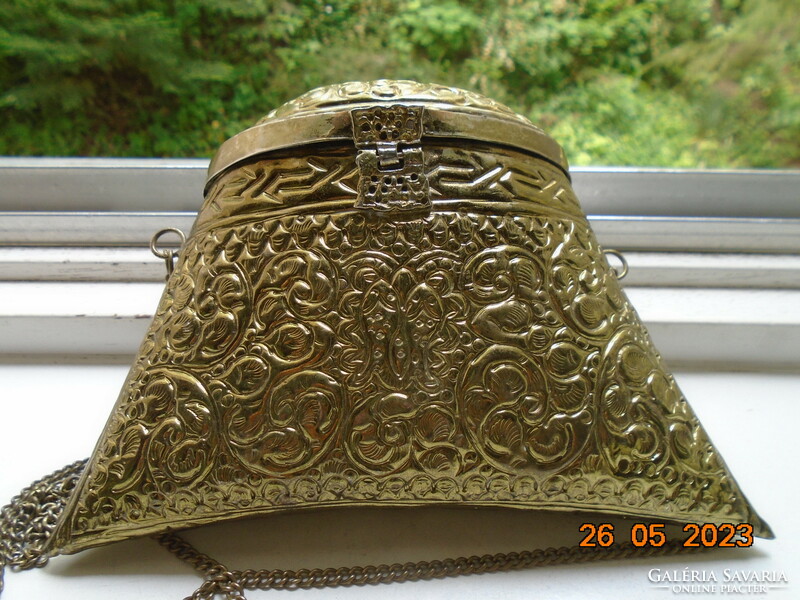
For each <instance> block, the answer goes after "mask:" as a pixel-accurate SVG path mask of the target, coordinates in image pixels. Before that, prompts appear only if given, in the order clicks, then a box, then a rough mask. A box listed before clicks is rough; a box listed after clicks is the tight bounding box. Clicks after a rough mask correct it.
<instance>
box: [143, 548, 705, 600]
mask: <svg viewBox="0 0 800 600" xmlns="http://www.w3.org/2000/svg"><path fill="white" fill-rule="evenodd" d="M157 539H158V541H159V543H161V545H162V546H164V547H165V548H167V550H169V551H170V552H172V553H173V554H175V555H176V556H177V557H178V558H180V559H181V560H184V561H186V562H187V563H189V564H190V565H192V566H194V567H195V569H197V570H198V571H200V572H204V573H205V575H206V580H205V581H204V582H203V584H202V585H201V586H200V587H199V588H198V589H197V590H196V591H195V592H194V593H193V594H192V595H191V596H187V597H186V598H185V599H184V600H212V599H213V598H214V597H215V596H216V595H218V594H221V595H223V596H225V597H227V598H228V599H229V600H243V599H244V595H243V590H297V589H303V590H307V589H312V588H325V587H341V586H352V585H358V586H362V585H376V584H379V583H393V582H403V581H420V580H428V579H441V578H444V577H454V576H458V575H469V574H478V573H494V572H497V571H510V570H516V569H526V568H531V567H544V566H552V565H561V564H575V563H582V562H588V561H594V560H614V559H624V558H634V557H640V558H641V557H652V556H668V555H670V554H677V553H679V552H689V551H699V550H702V549H703V548H685V547H684V546H683V542H682V541H681V540H672V541H670V542H666V543H665V544H664V545H663V546H661V547H654V546H649V547H646V548H639V547H636V546H634V545H633V544H631V543H624V544H620V545H618V546H615V547H613V548H585V547H580V546H572V547H567V546H562V547H560V548H547V549H544V550H525V551H523V552H509V553H498V554H484V555H483V556H470V557H468V558H467V557H463V556H462V557H459V558H455V559H453V558H448V559H445V560H433V561H419V562H407V563H404V564H401V563H395V564H392V565H386V564H381V565H377V566H373V565H369V566H366V567H360V566H356V567H340V568H338V569H335V568H327V569H300V570H298V571H293V570H289V569H272V570H269V569H262V570H259V571H256V570H253V569H248V570H246V571H229V570H227V569H226V568H225V567H224V566H223V565H222V564H220V563H219V562H217V561H215V560H213V559H211V558H209V557H208V556H207V555H205V554H203V553H201V552H199V551H198V550H196V549H195V548H194V547H193V546H192V545H191V544H189V543H188V542H186V541H185V540H184V539H182V538H180V537H179V536H178V535H176V534H174V533H167V534H163V535H161V536H159V537H158V538H157Z"/></svg>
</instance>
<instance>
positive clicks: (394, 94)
mask: <svg viewBox="0 0 800 600" xmlns="http://www.w3.org/2000/svg"><path fill="white" fill-rule="evenodd" d="M378 115H382V116H378ZM401 115H402V117H401ZM397 118H401V121H402V122H403V126H402V127H399V128H396V127H395V126H394V125H392V124H391V123H393V122H394V121H393V119H394V120H397ZM370 120H371V121H370ZM367 121H370V123H368V122H367ZM372 121H374V123H382V127H387V126H388V127H391V128H392V131H397V133H398V136H399V137H398V138H396V139H389V137H388V134H387V139H385V140H383V139H381V138H380V130H377V129H373V126H374V124H372ZM384 121H385V123H384ZM357 123H358V124H360V125H364V124H366V125H367V130H365V131H361V130H358V125H357ZM433 139H437V140H442V139H451V140H472V141H480V142H486V143H490V144H497V145H500V146H508V147H513V148H516V149H519V150H523V151H525V152H528V153H531V154H533V155H535V156H538V157H540V158H543V159H545V160H547V161H548V162H550V163H552V164H554V165H556V166H557V167H559V168H560V169H561V170H563V171H564V172H565V173H567V174H568V164H567V159H566V156H565V155H564V151H563V149H562V148H561V146H559V145H558V143H557V142H556V141H555V140H553V139H552V138H551V137H549V136H548V135H547V134H546V133H544V132H543V131H542V130H541V129H539V128H538V127H536V126H535V125H533V123H531V122H530V121H529V120H528V119H526V118H525V117H523V116H521V115H519V114H516V113H515V112H514V111H512V110H511V109H510V108H508V107H507V106H504V105H502V104H500V103H498V102H495V101H494V100H491V99H489V98H486V97H485V96H481V95H480V94H475V93H473V92H469V91H466V90H461V89H458V88H451V87H446V86H441V85H434V84H420V83H417V82H414V81H393V80H378V81H371V82H351V83H344V84H340V85H333V86H328V87H322V88H318V89H316V90H312V91H310V92H308V93H307V94H304V95H302V96H300V97H299V98H296V99H294V100H292V101H291V102H288V103H287V104H284V105H283V106H281V107H279V108H278V109H276V110H274V111H272V112H271V113H269V114H268V115H267V116H266V117H264V118H263V119H261V120H260V121H258V123H256V125H254V126H253V127H251V128H249V129H246V130H244V131H242V132H241V133H239V134H237V135H235V136H233V137H232V138H230V139H229V140H227V141H226V142H225V143H224V144H222V146H221V147H220V149H219V151H218V152H217V154H216V156H215V157H214V159H213V160H212V161H211V165H210V166H209V170H208V178H207V181H206V189H208V187H209V186H210V185H211V183H212V182H213V181H214V180H215V179H216V178H217V177H218V176H219V175H221V174H222V173H223V172H224V171H226V170H228V169H230V168H231V167H233V166H235V165H238V164H240V163H243V162H247V161H250V160H253V159H254V158H256V157H258V156H261V155H264V154H267V153H271V152H276V151H280V150H288V149H291V148H296V147H299V146H304V145H308V144H315V143H321V142H334V141H340V142H342V143H344V144H352V145H354V146H355V147H357V148H358V149H359V151H360V156H361V158H360V159H359V169H360V172H361V175H362V177H361V182H360V184H359V199H358V204H357V205H360V206H363V207H367V206H369V207H371V208H373V209H377V210H398V209H399V210H406V209H407V208H412V209H413V208H417V207H419V205H420V202H421V203H422V204H423V205H424V204H425V200H423V199H422V197H423V196H427V191H426V189H425V188H426V183H425V181H424V177H423V173H424V161H423V160H422V146H423V145H424V142H425V141H426V140H433ZM403 146H405V147H404V148H403ZM400 163H402V164H403V165H404V166H403V167H401V168H398V167H397V165H398V164H400ZM391 164H394V165H395V168H394V169H387V166H388V165H391ZM398 169H399V170H398ZM409 169H410V170H409ZM387 170H388V171H392V172H391V173H388V174H387V173H384V171H387ZM400 171H402V172H400ZM364 175H366V176H367V177H366V179H364V177H363V176H364ZM414 175H416V178H413V179H412V176H414ZM387 177H388V179H387ZM400 177H402V182H401V180H400V179H399V178H400ZM373 178H376V179H373ZM412 182H413V183H412ZM373 184H374V185H373ZM378 184H380V185H378ZM404 185H405V186H406V190H403V186H404ZM373 187H374V188H375V190H374V191H373V192H371V191H370V190H371V189H372V188H373ZM384 188H386V191H385V192H384V191H383V189H384ZM428 202H429V201H428Z"/></svg>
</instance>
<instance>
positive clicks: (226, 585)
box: [0, 459, 699, 600]
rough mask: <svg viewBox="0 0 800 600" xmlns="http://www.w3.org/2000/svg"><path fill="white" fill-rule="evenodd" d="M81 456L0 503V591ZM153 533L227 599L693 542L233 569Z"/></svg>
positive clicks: (29, 562)
mask: <svg viewBox="0 0 800 600" xmlns="http://www.w3.org/2000/svg"><path fill="white" fill-rule="evenodd" d="M86 462H87V461H86V460H85V459H84V460H79V461H77V462H74V463H72V464H71V465H67V466H65V467H64V468H62V469H60V470H58V471H55V472H54V473H52V474H50V475H48V476H47V477H44V478H42V479H40V480H39V481H36V482H34V483H32V484H31V485H30V486H29V487H27V488H25V489H24V490H22V492H20V493H19V495H18V496H15V497H14V498H13V499H12V500H11V502H10V503H9V504H8V505H7V506H5V507H3V509H2V511H0V594H1V593H2V591H3V572H4V569H5V567H6V566H8V567H11V568H12V569H13V570H18V571H22V570H26V569H33V568H36V567H43V566H45V565H46V564H47V561H48V560H49V558H50V557H49V556H48V555H47V554H46V553H45V552H44V550H43V548H44V545H45V542H46V541H47V539H48V538H49V537H50V535H51V534H52V532H53V529H55V526H56V523H57V522H58V517H59V515H60V514H61V511H62V510H63V509H64V505H65V504H66V502H67V499H68V498H69V495H70V493H71V492H72V490H73V489H74V487H75V485H76V483H77V481H78V478H79V477H80V474H81V472H82V471H83V469H84V467H85V466H86ZM156 539H157V540H158V542H159V543H160V544H161V545H162V546H164V547H165V548H166V549H167V550H169V551H170V552H171V553H172V554H174V555H175V556H177V557H178V558H180V559H181V560H183V561H185V562H187V563H188V564H190V565H191V566H193V567H194V568H195V569H196V570H197V571H199V572H200V573H202V574H203V575H204V578H205V581H204V582H203V584H202V585H201V586H200V587H199V588H198V589H197V590H196V591H195V592H194V593H193V594H192V595H191V596H188V597H187V598H186V599H185V600H211V599H212V598H214V596H216V595H218V594H221V595H224V596H226V597H227V598H228V599H229V600H245V595H244V590H295V589H311V588H324V587H339V586H350V585H368V584H369V585H374V584H378V583H391V582H401V581H419V580H424V579H437V578H442V577H453V576H456V575H468V574H475V573H493V572H496V571H508V570H513V569H524V568H530V567H541V566H548V565H558V564H567V563H581V562H588V561H593V560H603V559H619V558H633V557H645V556H664V555H669V554H676V553H678V552H683V551H687V550H692V549H687V548H684V547H683V544H682V542H681V541H679V540H672V541H670V542H667V543H665V544H664V545H663V546H660V547H647V548H637V547H634V546H633V545H632V544H630V543H626V544H620V545H618V546H615V547H612V548H583V547H580V546H572V547H566V546H562V547H561V548H547V549H546V550H526V551H524V552H509V553H498V554H484V555H483V556H470V557H469V558H465V557H461V558H455V559H453V558H448V559H445V560H433V561H419V562H407V563H404V564H400V563H395V564H392V565H385V564H382V565H377V566H372V565H369V566H366V567H341V568H338V569H337V568H327V569H299V570H297V571H292V570H288V569H273V570H268V569H262V570H259V571H256V570H253V569H248V570H246V571H234V570H230V569H228V567H226V566H225V565H223V564H222V563H220V562H219V561H216V560H214V559H213V558H211V557H210V556H208V555H206V554H203V553H202V552H200V551H198V550H197V549H196V548H194V547H193V546H192V545H191V544H189V543H188V542H187V541H185V540H184V539H182V538H181V537H179V536H178V535H176V534H174V533H165V534H162V535H160V536H157V537H156ZM698 550H699V548H698Z"/></svg>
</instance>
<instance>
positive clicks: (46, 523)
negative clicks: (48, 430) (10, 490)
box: [0, 459, 87, 594]
mask: <svg viewBox="0 0 800 600" xmlns="http://www.w3.org/2000/svg"><path fill="white" fill-rule="evenodd" d="M86 462H87V459H84V460H79V461H76V462H74V463H72V464H71V465H67V466H65V467H63V468H61V469H59V470H58V471H54V472H53V473H51V474H50V475H47V476H46V477H43V478H42V479H40V480H38V481H34V482H33V483H32V484H31V485H30V486H28V487H26V488H25V489H24V490H22V491H21V492H20V493H19V495H17V496H15V497H14V498H12V499H11V502H9V503H8V504H7V505H6V506H4V507H3V508H2V510H0V594H2V593H3V588H4V586H5V581H4V575H5V568H6V567H11V568H12V569H13V570H15V571H23V570H26V569H34V568H36V567H43V566H45V565H46V564H47V561H48V560H49V557H48V556H47V554H46V553H45V551H44V547H45V543H46V542H47V540H48V539H49V538H50V535H51V534H52V533H53V530H54V529H55V527H56V523H57V522H58V517H59V516H60V515H61V511H62V510H64V505H65V504H66V503H67V499H68V498H69V495H70V493H71V492H72V490H73V489H74V488H75V485H76V484H77V482H78V478H79V477H80V475H81V473H82V472H83V469H84V467H85V466H86Z"/></svg>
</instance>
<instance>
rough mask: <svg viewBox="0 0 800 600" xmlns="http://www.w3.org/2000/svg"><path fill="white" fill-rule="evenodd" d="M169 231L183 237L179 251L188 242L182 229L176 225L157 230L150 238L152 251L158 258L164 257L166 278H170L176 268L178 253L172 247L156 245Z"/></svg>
mask: <svg viewBox="0 0 800 600" xmlns="http://www.w3.org/2000/svg"><path fill="white" fill-rule="evenodd" d="M167 233H174V234H176V235H177V236H178V237H179V238H180V239H181V243H180V246H179V247H178V252H180V249H181V248H183V245H184V244H185V243H186V236H185V235H183V232H182V231H181V230H180V229H176V228H175V227H167V228H166V229H162V230H161V231H157V232H156V233H155V234H153V237H151V238H150V252H152V253H153V255H155V256H157V257H158V258H163V259H164V263H165V264H166V265H167V277H166V279H169V276H170V275H172V271H173V270H174V269H175V256H176V255H177V253H176V252H175V250H173V249H172V248H169V249H168V248H159V247H158V246H157V245H156V244H158V240H160V239H161V237H162V236H164V235H166V234H167Z"/></svg>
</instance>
